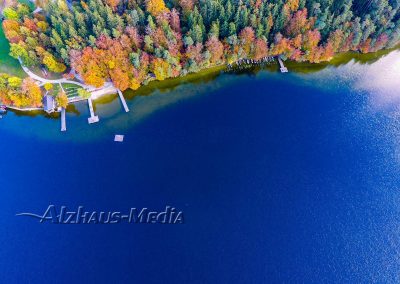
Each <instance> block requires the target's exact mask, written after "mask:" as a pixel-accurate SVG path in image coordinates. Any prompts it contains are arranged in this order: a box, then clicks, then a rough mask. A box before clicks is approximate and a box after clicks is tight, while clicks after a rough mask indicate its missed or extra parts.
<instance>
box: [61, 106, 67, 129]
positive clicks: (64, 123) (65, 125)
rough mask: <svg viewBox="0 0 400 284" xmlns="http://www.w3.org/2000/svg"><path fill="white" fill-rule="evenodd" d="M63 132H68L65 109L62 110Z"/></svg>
mask: <svg viewBox="0 0 400 284" xmlns="http://www.w3.org/2000/svg"><path fill="white" fill-rule="evenodd" d="M61 131H67V122H66V119H65V108H61Z"/></svg>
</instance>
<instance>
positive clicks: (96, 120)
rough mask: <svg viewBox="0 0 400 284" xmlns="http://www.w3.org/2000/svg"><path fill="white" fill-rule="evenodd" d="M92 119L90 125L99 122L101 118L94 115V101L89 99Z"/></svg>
mask: <svg viewBox="0 0 400 284" xmlns="http://www.w3.org/2000/svg"><path fill="white" fill-rule="evenodd" d="M88 104H89V111H90V117H89V118H88V122H89V124H92V123H96V122H99V117H98V116H97V115H95V114H94V110H93V103H92V99H90V98H89V99H88Z"/></svg>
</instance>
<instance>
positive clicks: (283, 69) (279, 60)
mask: <svg viewBox="0 0 400 284" xmlns="http://www.w3.org/2000/svg"><path fill="white" fill-rule="evenodd" d="M278 62H279V66H280V70H281V73H287V72H289V71H288V69H287V68H286V67H285V65H283V61H282V59H281V58H280V57H279V56H278Z"/></svg>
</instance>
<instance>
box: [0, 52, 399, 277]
mask: <svg viewBox="0 0 400 284" xmlns="http://www.w3.org/2000/svg"><path fill="white" fill-rule="evenodd" d="M399 58H400V57H399V53H398V52H393V53H391V54H389V55H387V56H385V57H382V58H380V59H379V60H374V62H373V63H366V64H364V63H363V64H361V63H355V62H354V61H350V62H349V63H347V64H345V65H341V66H337V67H333V66H332V67H327V68H324V69H322V70H320V71H317V72H314V73H309V74H302V73H294V72H292V73H288V74H279V73H277V72H272V71H268V70H264V71H260V72H258V73H255V74H241V75H235V74H219V75H213V76H211V77H210V76H209V77H205V78H204V79H200V80H193V81H190V80H189V81H186V82H180V83H179V84H176V86H173V87H169V88H168V87H159V88H157V87H154V86H153V87H152V86H149V87H148V88H147V89H146V88H144V89H142V90H141V91H139V93H140V92H143V94H142V95H141V96H134V95H133V94H127V96H128V97H130V98H131V100H129V101H128V104H129V107H130V108H131V112H130V113H129V114H126V113H124V112H123V111H122V109H121V105H120V103H119V101H118V99H117V98H115V97H111V98H109V99H108V100H105V101H100V102H97V103H96V114H98V115H99V117H100V122H99V123H98V124H96V125H88V124H87V117H88V110H87V106H86V105H85V104H83V103H82V104H78V105H77V106H76V108H74V109H72V108H71V109H69V112H68V114H67V126H68V131H67V132H66V133H61V132H60V131H59V127H60V121H59V119H57V118H48V117H45V116H42V115H36V116H26V115H19V114H15V113H8V114H7V116H6V117H5V118H3V119H1V120H0V133H1V137H0V149H1V157H0V158H1V162H0V177H1V190H0V192H1V194H0V208H2V212H1V218H0V227H1V233H0V243H1V244H2V245H1V246H0V256H1V258H0V279H1V282H2V283H398V282H399V275H400V274H399V270H400V261H399V253H400V250H399V249H400V226H399V222H400V210H399V209H400V206H399V201H400V192H399V186H400V166H399V165H400V164H399V162H400V143H399V141H400V140H399V139H400V135H399V134H400V127H399V125H400V124H399V123H400V120H399V118H400V115H399V114H400V112H399V110H400V104H399V102H400V100H399V99H400V95H399V93H398V90H399V87H400V80H399V79H400V77H399V74H400V73H399V71H400V70H399V69H400V61H399ZM115 134H124V135H125V141H124V142H123V143H115V142H113V138H114V135H115ZM50 204H54V205H56V206H57V207H58V208H59V207H60V206H63V205H65V206H67V207H68V208H69V209H71V210H76V208H77V207H78V206H80V205H81V206H84V208H85V210H88V211H110V210H111V211H125V212H126V211H128V210H129V209H130V208H131V207H137V208H143V207H147V208H150V209H154V210H158V211H162V210H164V209H165V206H167V205H170V206H173V207H175V208H177V209H178V210H181V211H182V212H183V215H184V224H131V223H127V222H121V223H119V224H53V223H51V222H49V221H46V222H44V223H40V222H39V220H38V219H35V218H31V217H26V216H15V215H16V214H17V213H20V212H32V213H35V214H40V215H41V214H43V213H44V211H45V210H46V209H47V208H48V206H49V205H50Z"/></svg>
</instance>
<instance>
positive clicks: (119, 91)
mask: <svg viewBox="0 0 400 284" xmlns="http://www.w3.org/2000/svg"><path fill="white" fill-rule="evenodd" d="M118 96H119V99H120V100H121V103H122V106H123V107H124V110H125V112H129V108H128V105H127V104H126V101H125V98H124V95H123V94H122V92H121V90H120V89H118Z"/></svg>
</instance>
